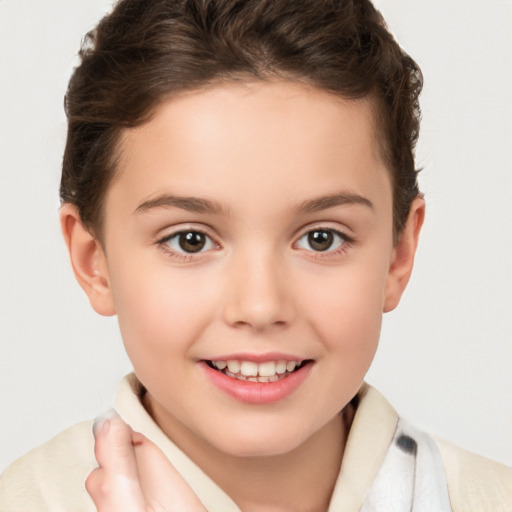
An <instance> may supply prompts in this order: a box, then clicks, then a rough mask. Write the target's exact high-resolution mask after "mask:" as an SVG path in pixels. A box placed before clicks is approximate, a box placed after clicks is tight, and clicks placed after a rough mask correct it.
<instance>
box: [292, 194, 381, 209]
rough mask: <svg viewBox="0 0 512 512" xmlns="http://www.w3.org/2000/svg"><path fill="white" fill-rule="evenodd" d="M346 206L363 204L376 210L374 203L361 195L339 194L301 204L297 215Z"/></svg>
mask: <svg viewBox="0 0 512 512" xmlns="http://www.w3.org/2000/svg"><path fill="white" fill-rule="evenodd" d="M346 204H361V205H363V206H367V207H368V208H370V209H372V210H373V209H374V206H373V203H372V202H371V201H370V200H369V199H368V198H366V197H363V196H360V195H359V194H353V193H347V192H339V193H337V194H331V195H327V196H322V197H317V198H315V199H310V200H308V201H304V202H303V203H301V204H300V205H299V206H298V208H296V209H295V213H297V214H304V213H315V212H319V211H322V210H327V209H328V208H333V207H334V206H342V205H346Z"/></svg>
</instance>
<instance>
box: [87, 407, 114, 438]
mask: <svg viewBox="0 0 512 512" xmlns="http://www.w3.org/2000/svg"><path fill="white" fill-rule="evenodd" d="M112 418H119V414H117V412H116V411H115V410H114V409H109V410H108V411H106V412H105V413H103V414H100V415H99V416H98V417H97V418H96V419H95V420H94V423H93V425H92V433H93V434H94V436H95V437H96V436H97V435H98V434H99V433H100V432H101V433H102V434H106V433H107V432H108V429H109V427H110V420H111V419H112Z"/></svg>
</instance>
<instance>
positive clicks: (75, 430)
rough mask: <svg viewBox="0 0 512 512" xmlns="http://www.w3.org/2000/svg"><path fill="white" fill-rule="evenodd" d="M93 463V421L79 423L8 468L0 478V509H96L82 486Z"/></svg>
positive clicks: (36, 511)
mask: <svg viewBox="0 0 512 512" xmlns="http://www.w3.org/2000/svg"><path fill="white" fill-rule="evenodd" d="M96 465H97V464H96V461H95V458H94V437H93V435H92V421H84V422H82V423H78V424H77V425H75V426H73V427H71V428H69V429H67V430H65V431H63V432H62V433H60V434H59V435H57V436H56V437H54V438H53V439H51V440H50V441H48V442H46V443H45V444H43V445H41V446H39V447H38V448H35V449H34V450H32V451H31V452H29V453H27V454H26V455H24V456H23V457H21V458H20V459H18V460H17V461H15V462H14V463H13V464H12V465H11V466H9V467H8V468H7V470H6V471H5V473H4V474H3V475H2V477H1V478H0V510H2V512H11V511H12V512H14V511H16V512H19V511H23V510H30V511H31V512H43V511H47V510H50V508H49V507H50V505H51V510H52V511H60V510H62V511H64V510H65V511H77V512H87V511H93V510H96V509H95V507H94V505H93V503H92V501H91V499H90V498H89V496H88V494H87V491H86V490H85V486H84V482H85V479H86V477H87V475H88V474H89V473H90V472H91V471H92V469H93V468H94V467H95V466H96Z"/></svg>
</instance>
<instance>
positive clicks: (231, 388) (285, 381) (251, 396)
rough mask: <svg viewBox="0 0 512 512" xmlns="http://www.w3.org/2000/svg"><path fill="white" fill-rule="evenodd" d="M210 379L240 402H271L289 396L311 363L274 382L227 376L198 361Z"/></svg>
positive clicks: (306, 373) (304, 376)
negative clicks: (252, 380)
mask: <svg viewBox="0 0 512 512" xmlns="http://www.w3.org/2000/svg"><path fill="white" fill-rule="evenodd" d="M200 366H201V367H202V369H203V371H204V372H205V374H206V376H207V377H208V379H210V381H211V382H212V383H213V384H214V385H215V386H216V387H217V388H219V389H220V390H222V391H224V392H225V393H227V394H228V395H230V396H231V397H233V398H235V399H236V400H238V401H240V402H245V403H248V404H272V403H275V402H279V401H280V400H284V399H285V398H287V397H288V396H290V395H291V394H292V393H293V392H294V391H295V390H296V389H297V388H298V387H299V386H300V385H301V384H302V383H303V382H304V380H305V379H306V377H307V376H308V375H309V372H310V371H311V367H312V366H313V363H312V362H311V361H310V362H307V363H306V364H305V365H304V366H303V367H302V368H299V369H298V370H296V371H294V372H293V373H291V374H289V375H287V376H286V377H283V378H282V379H279V380H276V381H275V382H250V381H245V380H239V379H234V378H233V377H228V376H227V375H224V373H222V372H219V371H217V370H214V369H213V368H211V367H210V366H208V365H207V364H206V362H205V361H201V362H200Z"/></svg>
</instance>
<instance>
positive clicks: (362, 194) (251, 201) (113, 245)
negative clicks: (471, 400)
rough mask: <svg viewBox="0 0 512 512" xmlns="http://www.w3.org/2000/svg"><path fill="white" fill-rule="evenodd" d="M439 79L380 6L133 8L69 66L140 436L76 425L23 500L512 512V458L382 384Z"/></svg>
mask: <svg viewBox="0 0 512 512" xmlns="http://www.w3.org/2000/svg"><path fill="white" fill-rule="evenodd" d="M420 89H421V74H420V72H419V69H418V68H417V66H416V65H415V63H414V62H413V61H412V60H411V59H410V58H409V57H408V56H406V55H405V54H403V53H402V52H401V51H400V49H399V48H398V46H397V45H396V43H395V42H394V41H393V39H392V38H391V36H390V35H389V34H388V32H387V31H386V29H385V27H384V25H383V22H382V20H381V18H380V16H379V15H378V13H376V12H375V10H374V9H373V8H372V6H371V5H370V4H368V3H367V2H317V1H309V2H306V1H304V2H299V1H291V0H290V1H279V2H276V1H268V2H233V1H224V2H222V1H219V2H199V1H198V2H186V3H184V2H183V3H182V2H169V1H165V2H164V1H154V2H151V3H149V2H146V1H139V2H137V1H133V0H129V1H124V2H120V3H119V4H118V6H117V7H116V9H115V10H114V12H113V13H112V14H111V15H110V16H109V17H107V18H106V19H105V20H103V22H102V23H101V24H100V26H99V27H98V29H97V31H96V32H95V33H94V34H93V35H92V36H91V37H90V39H89V46H86V47H85V49H84V51H83V55H82V64H81V66H80V67H79V68H78V69H77V71H76V72H75V75H74V76H73V78H72V80H71V83H70V88H69V92H68V96H67V112H68V116H69V131H68V142H67V147H66V152H65V157H64V166H63V176H62V185H61V197H62V201H63V206H62V208H61V221H62V228H63V233H64V236H65V239H66V242H67V244H68V247H69V251H70V256H71V261H72V264H73V268H74V271H75V275H76V277H77V279H78V281H79V283H80V284H81V286H82V287H83V288H84V290H85V291H86V293H87V295H88V297H89V300H90V302H91V305H92V306H93V308H94V309H95V310H96V311H97V312H98V313H100V314H103V315H113V314H116V315H117V316H118V319H119V324H120V327H121V332H122V335H123V341H124V343H125V347H126V350H127V352H128V354H129V356H130V359H131V360H132V363H133V366H134V370H135V374H134V375H131V376H129V377H128V378H127V379H126V380H125V381H123V383H122V384H121V387H120V390H119V394H118V397H117V399H116V404H115V407H116V410H117V412H118V413H119V415H120V416H121V418H122V419H123V420H124V422H126V423H127V424H128V425H130V427H131V429H133V431H132V430H131V429H129V428H128V427H126V426H125V424H124V422H122V421H121V420H120V419H119V418H118V417H116V416H112V417H111V418H109V419H107V420H103V421H99V422H98V423H97V424H96V429H95V435H96V445H95V448H94V452H93V447H94V440H93V439H92V434H91V424H90V422H87V423H84V424H80V425H77V426H76V427H73V428H72V429H70V430H68V431H66V432H64V433H63V434H61V435H60V436H59V437H57V438H55V439H54V440H53V441H51V442H50V443H49V444H47V445H45V446H43V447H41V448H39V449H38V450H36V451H35V452H33V453H32V454H31V455H28V456H27V457H26V458H24V459H21V460H20V461H18V462H17V463H16V464H15V465H13V466H12V468H11V469H9V470H8V471H7V472H6V473H5V476H4V477H3V479H2V490H1V493H2V494H1V496H2V497H1V499H2V500H3V501H0V503H1V505H2V510H4V509H5V510H68V509H69V510H94V509H95V508H94V505H93V502H94V504H95V505H96V506H97V507H98V509H99V510H144V507H146V506H148V507H152V508H151V509H153V510H154V509H156V506H155V503H159V504H160V506H161V508H162V510H196V509H197V510H200V507H202V506H203V505H204V507H205V508H206V509H207V510H210V511H213V510H219V511H229V510H244V511H251V510H295V511H299V510H327V509H329V510H402V509H403V510H406V509H407V510H409V509H412V508H413V507H414V510H508V509H510V505H511V503H510V479H511V477H510V472H509V471H508V470H507V469H506V468H504V467H502V466H500V465H498V464H494V463H491V462H489V461H486V460H485V459H481V458H479V457H476V456H473V455H470V454H467V453H465V452H462V451H460V450H458V449H456V448H454V447H453V446H451V445H448V444H445V443H441V442H435V441H434V440H433V439H432V438H431V437H430V436H428V435H426V434H423V433H421V432H419V431H417V430H415V429H414V428H413V427H411V426H410V425H408V424H406V423H405V422H404V421H403V420H402V419H399V418H398V417H397V415H396V413H395V412H394V410H393V409H392V408H391V407H390V406H389V405H388V404H387V402H386V401H385V399H384V398H383V397H382V396H381V395H380V394H379V393H378V392H377V391H376V390H374V389H372V388H370V387H369V386H367V385H365V384H364V383H363V379H364V375H365V373H366V371H367V369H368V367H369V365H370V363H371V360H372V358H373V355H374V353H375V350H376V347H377V343H378V338H379V331H380V323H381V317H382V312H385V311H390V310H392V309H393V308H395V307H396V305H397V304H398V301H399V299H400V296H401V294H402V292H403V290H404V289H405V286H406V284H407V281H408V278H409V275H410V272H411V270H412V264H413V259H414V254H415V250H416V245H417V241H418V236H419V232H420V229H421V225H422V222H423V216H424V201H423V199H422V197H421V194H420V193H419V190H418V186H417V182H416V172H415V168H414V160H413V149H414V145H415V142H416V139H417V134H418V119H419V109H418V105H417V97H418V94H419V91H420ZM340 411H341V412H340ZM134 432H138V433H134ZM163 454H164V455H163ZM95 456H96V459H97V462H96V460H95ZM167 459H169V460H170V462H171V463H172V464H173V466H170V464H169V462H168V460H167ZM97 463H99V466H100V469H98V470H95V469H94V468H95V466H96V465H97ZM173 467H174V468H175V469H176V470H177V473H178V474H174V473H173V471H174V470H173ZM182 477H183V479H184V480H182V479H181V478H182ZM86 478H87V490H88V493H89V494H90V497H89V495H88V494H87V493H86V491H85V489H84V481H85V480H86ZM167 486H169V487H167ZM188 486H190V487H188ZM105 489H108V490H109V492H108V493H105ZM180 500H182V501H180ZM130 507H131V508H130Z"/></svg>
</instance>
